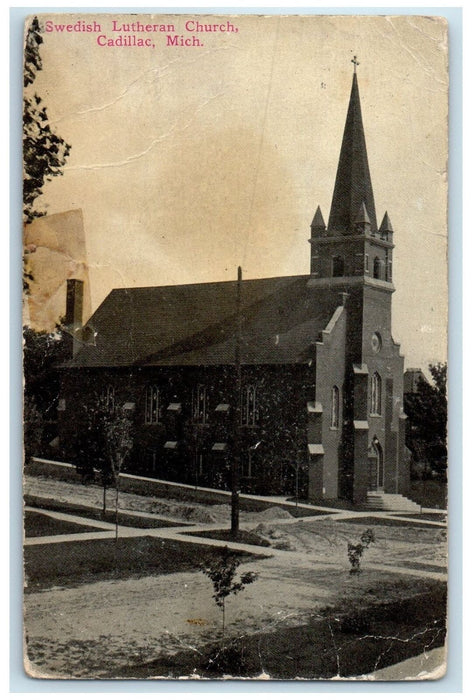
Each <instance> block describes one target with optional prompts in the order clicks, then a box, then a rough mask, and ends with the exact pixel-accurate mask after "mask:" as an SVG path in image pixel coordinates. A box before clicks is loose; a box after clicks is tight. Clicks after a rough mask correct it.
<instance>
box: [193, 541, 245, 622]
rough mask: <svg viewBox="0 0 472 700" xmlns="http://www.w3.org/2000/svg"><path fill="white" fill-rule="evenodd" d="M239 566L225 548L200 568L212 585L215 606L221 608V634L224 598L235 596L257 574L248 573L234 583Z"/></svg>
mask: <svg viewBox="0 0 472 700" xmlns="http://www.w3.org/2000/svg"><path fill="white" fill-rule="evenodd" d="M240 564H241V562H240V561H239V559H238V558H237V557H236V556H235V555H234V554H230V552H229V550H228V547H225V548H224V549H223V551H222V553H221V554H219V555H218V556H215V557H214V559H213V560H212V561H211V562H210V563H208V564H206V565H204V566H203V567H202V571H203V573H204V574H206V576H208V578H209V579H210V581H211V582H212V584H213V590H214V593H213V600H214V601H215V603H216V605H217V606H218V607H219V608H221V612H222V616H223V634H224V631H225V603H226V598H227V597H228V596H229V595H231V594H233V595H236V594H237V593H239V592H240V591H242V590H244V588H245V587H246V586H247V585H249V584H250V583H253V582H254V581H255V580H256V579H257V574H255V573H253V572H252V571H248V572H247V573H245V574H242V575H241V578H240V580H239V581H235V580H234V577H235V575H236V569H237V568H238V566H239V565H240Z"/></svg>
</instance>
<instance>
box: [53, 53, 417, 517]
mask: <svg viewBox="0 0 472 700" xmlns="http://www.w3.org/2000/svg"><path fill="white" fill-rule="evenodd" d="M355 65H356V64H355ZM309 242H310V248H311V257H310V260H311V265H310V274H309V275H299V276H295V277H275V278H270V279H255V280H244V281H242V283H241V285H240V304H239V309H240V313H239V314H238V313H237V308H238V306H237V292H238V284H237V283H236V282H212V283H208V284H190V285H178V286H166V287H146V288H131V289H114V290H113V291H112V292H111V293H110V294H109V295H108V297H107V298H106V299H105V301H104V302H103V303H102V305H101V306H100V307H99V308H98V309H97V311H96V312H95V313H94V314H93V316H92V317H91V319H90V320H89V322H88V323H87V325H86V326H85V328H83V329H82V330H81V331H78V333H79V336H76V340H75V341H74V350H75V352H74V354H73V357H72V358H71V360H70V361H69V362H68V363H67V365H66V367H65V368H64V370H63V380H62V395H61V400H60V405H59V409H60V410H59V425H60V440H61V446H62V449H63V453H64V456H65V457H67V458H69V459H70V460H71V461H74V459H75V458H76V457H77V445H78V443H79V442H80V441H81V440H82V444H83V438H84V437H85V440H86V431H87V420H88V414H89V408H90V407H91V406H92V405H93V404H94V402H95V403H96V401H97V397H98V396H99V395H102V396H105V397H106V402H107V406H108V410H109V411H110V412H112V411H114V410H116V407H117V406H118V405H120V406H125V407H126V409H127V410H128V411H129V412H130V416H132V417H133V421H134V447H133V452H132V455H131V456H130V458H129V459H128V462H127V466H126V469H127V471H130V472H134V473H139V474H146V475H149V476H154V477H156V478H162V479H167V480H174V481H182V482H186V483H197V484H199V485H201V486H204V485H206V486H213V487H217V488H218V487H221V488H228V487H229V485H230V470H231V464H232V463H234V461H235V460H237V461H238V462H239V463H240V475H241V479H240V484H241V490H242V491H243V492H256V493H265V494H275V493H290V492H293V489H294V481H295V472H296V471H297V466H298V477H299V486H300V489H301V490H303V489H305V491H306V494H307V495H308V497H309V498H311V499H313V500H321V499H335V498H344V499H349V500H351V501H353V502H354V503H363V502H366V501H367V500H368V498H372V497H373V493H372V492H385V494H404V495H407V494H408V490H409V467H408V460H407V459H406V449H405V444H404V434H405V427H404V425H405V415H404V413H403V407H402V399H403V357H402V356H401V355H400V349H399V345H398V344H397V343H395V342H394V340H393V339H392V335H391V299H392V294H393V292H394V286H393V283H392V253H393V248H394V245H393V230H392V226H391V224H390V220H389V217H388V215H387V213H385V215H384V217H383V219H382V223H381V225H380V227H377V217H376V212H375V203H374V196H373V191H372V184H371V179H370V173H369V165H368V160H367V150H366V144H365V138H364V130H363V125H362V116H361V106H360V99H359V90H358V84H357V76H356V73H355V71H354V76H353V83H352V90H351V96H350V101H349V108H348V113H347V119H346V125H345V129H344V136H343V141H342V146H341V153H340V158H339V165H338V170H337V175H336V182H335V186H334V194H333V200H332V204H331V212H330V215H329V219H328V225H327V226H326V225H325V222H324V220H323V216H322V214H321V211H320V208H319V207H318V209H317V211H316V214H315V216H314V218H313V222H312V224H311V237H310V241H309ZM80 316H81V283H80V282H79V281H77V280H69V282H68V302H67V320H66V322H67V323H68V324H70V325H71V326H73V327H74V328H76V329H77V328H78V327H79V326H80V323H81V318H80ZM80 333H82V336H80ZM87 334H88V335H90V334H93V336H94V338H95V340H94V342H87ZM238 338H239V342H238ZM236 345H237V346H238V348H239V356H240V368H241V369H240V391H237V392H236V391H235V387H236V386H238V384H237V382H236V374H237V370H236V365H235V348H236ZM235 416H236V417H237V419H238V420H237V421H235ZM236 423H237V424H238V427H237V429H236V428H235V426H236ZM235 436H236V439H235ZM392 498H393V496H392Z"/></svg>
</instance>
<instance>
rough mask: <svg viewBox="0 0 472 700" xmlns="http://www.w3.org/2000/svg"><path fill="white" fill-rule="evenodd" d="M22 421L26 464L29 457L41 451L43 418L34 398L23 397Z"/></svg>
mask: <svg viewBox="0 0 472 700" xmlns="http://www.w3.org/2000/svg"><path fill="white" fill-rule="evenodd" d="M23 419H24V424H25V425H24V446H25V461H26V462H28V461H29V460H30V459H31V457H34V455H35V454H38V452H39V451H40V449H41V442H42V437H43V430H44V424H43V417H42V416H41V414H40V412H39V411H38V409H37V407H36V403H35V401H34V398H33V397H31V396H25V399H24V404H23Z"/></svg>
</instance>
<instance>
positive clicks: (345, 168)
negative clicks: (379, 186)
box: [328, 73, 377, 233]
mask: <svg viewBox="0 0 472 700" xmlns="http://www.w3.org/2000/svg"><path fill="white" fill-rule="evenodd" d="M362 202H365V206H366V209H367V214H368V217H369V220H370V223H371V225H372V230H373V231H377V217H376V215H375V203H374V194H373V191H372V182H371V179H370V171H369V161H368V159H367V147H366V144H365V136H364V126H363V124H362V113H361V102H360V98H359V88H358V85H357V75H356V74H355V73H354V75H353V80H352V90H351V97H350V100H349V108H348V111H347V117H346V125H345V127H344V136H343V142H342V145H341V153H340V155H339V164H338V171H337V173H336V182H335V185H334V193H333V200H332V203H331V211H330V215H329V221H328V230H329V231H339V232H342V233H352V231H353V227H354V224H355V221H356V218H357V214H358V212H359V209H360V207H361V205H362Z"/></svg>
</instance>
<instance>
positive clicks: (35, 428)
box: [23, 325, 67, 459]
mask: <svg viewBox="0 0 472 700" xmlns="http://www.w3.org/2000/svg"><path fill="white" fill-rule="evenodd" d="M66 353H67V350H66V348H65V347H64V343H63V338H62V329H61V326H60V325H57V326H56V329H55V330H54V331H53V332H51V333H47V332H45V331H35V330H33V329H32V328H28V327H25V328H24V329H23V373H24V423H25V429H24V443H25V456H26V459H28V458H29V457H31V456H34V455H33V453H36V454H37V453H38V452H39V451H44V450H47V445H48V443H49V442H50V441H51V440H52V439H53V438H54V437H55V432H56V411H57V402H58V397H59V385H60V379H59V370H58V367H59V365H60V364H61V363H62V362H64V361H65V359H66V357H67V355H66ZM43 456H44V455H43Z"/></svg>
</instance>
